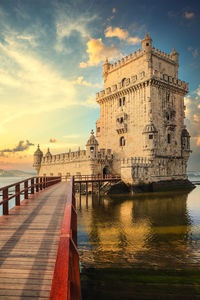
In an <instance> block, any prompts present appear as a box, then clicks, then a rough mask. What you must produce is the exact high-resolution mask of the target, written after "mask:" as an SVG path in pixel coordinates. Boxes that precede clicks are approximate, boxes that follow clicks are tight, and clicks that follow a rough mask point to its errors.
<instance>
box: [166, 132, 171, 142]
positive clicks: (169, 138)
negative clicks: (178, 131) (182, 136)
mask: <svg viewBox="0 0 200 300" xmlns="http://www.w3.org/2000/svg"><path fill="white" fill-rule="evenodd" d="M167 142H168V144H170V143H171V136H170V134H169V133H168V135H167Z"/></svg>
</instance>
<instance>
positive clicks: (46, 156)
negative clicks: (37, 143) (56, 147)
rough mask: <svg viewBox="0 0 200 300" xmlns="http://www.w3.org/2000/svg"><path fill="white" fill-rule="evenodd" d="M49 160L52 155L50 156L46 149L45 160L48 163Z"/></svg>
mask: <svg viewBox="0 0 200 300" xmlns="http://www.w3.org/2000/svg"><path fill="white" fill-rule="evenodd" d="M51 158H52V155H51V152H50V150H49V148H48V149H47V153H46V154H45V159H46V160H47V161H49V160H51Z"/></svg>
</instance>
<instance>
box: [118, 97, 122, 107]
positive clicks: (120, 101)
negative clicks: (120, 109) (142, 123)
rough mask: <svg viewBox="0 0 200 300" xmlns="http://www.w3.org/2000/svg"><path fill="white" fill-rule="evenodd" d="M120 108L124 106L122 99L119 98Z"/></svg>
mask: <svg viewBox="0 0 200 300" xmlns="http://www.w3.org/2000/svg"><path fill="white" fill-rule="evenodd" d="M119 106H122V99H121V98H119Z"/></svg>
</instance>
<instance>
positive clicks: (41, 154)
mask: <svg viewBox="0 0 200 300" xmlns="http://www.w3.org/2000/svg"><path fill="white" fill-rule="evenodd" d="M34 155H35V156H36V155H37V156H43V152H42V151H41V150H40V145H39V144H38V147H37V150H36V151H35V152H34Z"/></svg>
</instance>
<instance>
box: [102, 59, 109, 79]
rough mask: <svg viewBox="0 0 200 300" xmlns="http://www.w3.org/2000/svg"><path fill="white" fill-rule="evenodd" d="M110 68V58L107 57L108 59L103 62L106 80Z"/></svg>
mask: <svg viewBox="0 0 200 300" xmlns="http://www.w3.org/2000/svg"><path fill="white" fill-rule="evenodd" d="M109 70H110V63H109V62H108V58H107V57H106V61H105V63H104V64H103V79H104V81H106V79H107V76H108V71H109Z"/></svg>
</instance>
